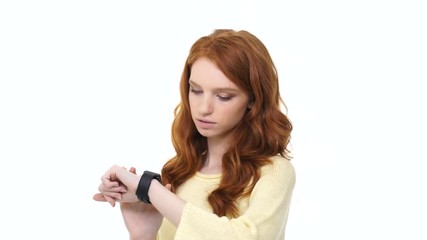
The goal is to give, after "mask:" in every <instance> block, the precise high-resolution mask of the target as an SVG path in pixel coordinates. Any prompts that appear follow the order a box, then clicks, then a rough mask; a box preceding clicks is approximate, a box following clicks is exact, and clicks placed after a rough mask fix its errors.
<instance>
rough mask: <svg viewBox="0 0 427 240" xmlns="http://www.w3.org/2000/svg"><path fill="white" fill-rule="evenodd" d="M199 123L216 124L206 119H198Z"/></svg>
mask: <svg viewBox="0 0 427 240" xmlns="http://www.w3.org/2000/svg"><path fill="white" fill-rule="evenodd" d="M197 121H199V122H201V123H210V124H214V123H215V122H212V121H209V120H205V119H197Z"/></svg>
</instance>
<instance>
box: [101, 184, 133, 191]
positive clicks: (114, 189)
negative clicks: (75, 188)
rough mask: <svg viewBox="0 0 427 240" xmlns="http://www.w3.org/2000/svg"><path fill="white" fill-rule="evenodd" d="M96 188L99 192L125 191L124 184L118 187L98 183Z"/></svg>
mask: <svg viewBox="0 0 427 240" xmlns="http://www.w3.org/2000/svg"><path fill="white" fill-rule="evenodd" d="M98 190H99V191H100V192H117V193H125V192H127V188H126V186H125V185H120V186H118V187H108V186H104V184H100V185H99V186H98Z"/></svg>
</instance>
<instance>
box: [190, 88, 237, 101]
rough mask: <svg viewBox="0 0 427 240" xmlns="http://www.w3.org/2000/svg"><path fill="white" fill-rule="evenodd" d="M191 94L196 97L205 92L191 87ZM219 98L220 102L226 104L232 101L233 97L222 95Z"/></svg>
mask: <svg viewBox="0 0 427 240" xmlns="http://www.w3.org/2000/svg"><path fill="white" fill-rule="evenodd" d="M190 92H192V93H194V94H195V95H198V94H202V93H203V91H200V90H195V89H194V88H192V87H190ZM217 96H218V98H219V100H221V101H224V102H225V101H228V100H230V99H231V98H232V96H221V95H217Z"/></svg>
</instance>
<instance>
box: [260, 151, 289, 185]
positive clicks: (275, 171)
mask: <svg viewBox="0 0 427 240" xmlns="http://www.w3.org/2000/svg"><path fill="white" fill-rule="evenodd" d="M270 160H271V163H270V164H266V165H264V166H263V167H261V179H263V178H264V179H265V178H267V179H271V180H282V181H285V182H288V183H290V184H291V185H293V184H294V183H295V178H296V173H295V168H294V166H293V165H292V163H291V162H290V161H289V160H288V159H286V158H284V157H282V156H273V157H271V158H270Z"/></svg>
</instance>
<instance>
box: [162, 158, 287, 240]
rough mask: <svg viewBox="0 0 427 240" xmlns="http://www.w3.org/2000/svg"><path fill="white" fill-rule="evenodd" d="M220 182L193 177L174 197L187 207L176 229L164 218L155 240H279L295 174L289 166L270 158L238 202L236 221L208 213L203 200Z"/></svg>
mask: <svg viewBox="0 0 427 240" xmlns="http://www.w3.org/2000/svg"><path fill="white" fill-rule="evenodd" d="M220 180H221V175H205V174H202V173H199V172H198V173H196V174H195V175H194V176H193V177H192V178H190V179H188V180H187V181H186V182H185V183H184V184H182V185H181V186H180V187H179V188H178V189H177V192H176V194H177V195H178V196H179V197H181V198H182V199H184V200H185V201H186V202H187V203H186V205H185V207H184V211H183V213H182V217H181V221H180V224H179V226H178V228H176V227H175V226H173V225H172V224H171V223H170V222H169V221H168V220H167V219H166V218H165V219H164V220H163V223H162V225H161V227H160V229H159V233H158V236H157V239H158V240H283V239H285V228H286V222H287V218H288V213H289V206H290V202H291V197H292V192H293V189H294V186H295V171H294V168H293V166H292V165H291V163H290V162H289V161H288V160H286V159H284V158H282V157H280V156H277V157H273V158H272V164H268V165H266V166H263V167H262V169H261V178H260V179H259V180H258V182H257V183H256V185H255V188H254V189H253V191H252V193H251V194H250V196H248V197H246V198H243V199H241V200H239V201H238V207H239V212H240V213H239V216H238V217H237V218H231V219H230V218H227V217H218V216H217V215H215V214H213V213H212V208H211V207H210V205H209V203H208V202H207V196H208V195H209V193H210V192H212V190H214V189H215V188H216V187H217V186H218V184H219V182H220Z"/></svg>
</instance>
